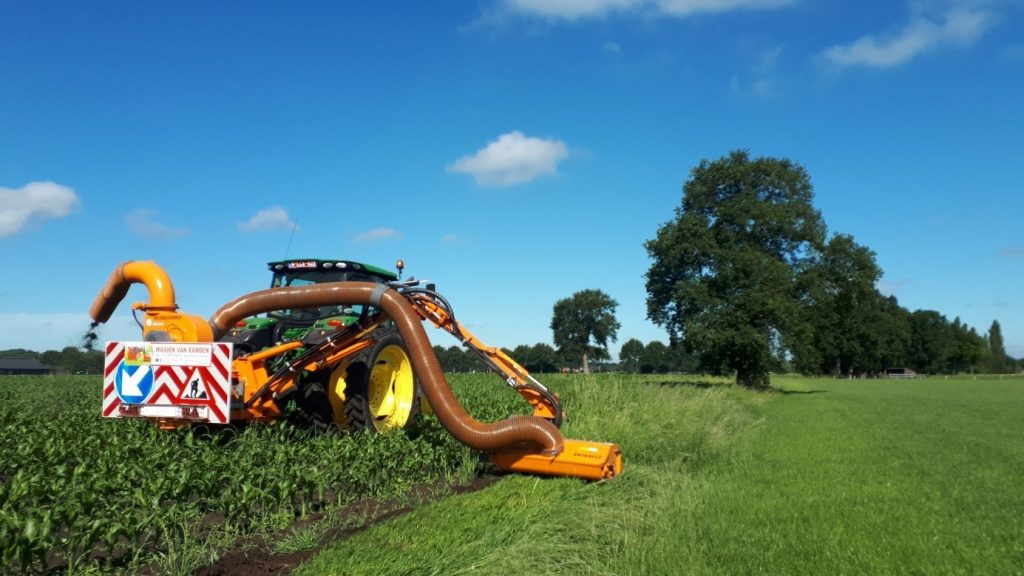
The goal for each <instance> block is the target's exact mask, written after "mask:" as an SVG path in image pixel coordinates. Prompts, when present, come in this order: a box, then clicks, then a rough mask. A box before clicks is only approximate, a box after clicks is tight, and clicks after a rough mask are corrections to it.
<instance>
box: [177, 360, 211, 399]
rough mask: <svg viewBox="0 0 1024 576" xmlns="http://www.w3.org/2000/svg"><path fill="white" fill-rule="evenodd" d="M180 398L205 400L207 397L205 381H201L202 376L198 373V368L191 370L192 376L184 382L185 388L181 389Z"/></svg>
mask: <svg viewBox="0 0 1024 576" xmlns="http://www.w3.org/2000/svg"><path fill="white" fill-rule="evenodd" d="M181 398H182V399H184V400H206V399H207V398H208V396H207V395H206V382H204V381H203V376H202V375H201V374H200V373H199V369H198V368H197V369H196V370H193V371H192V376H190V377H189V379H188V383H187V384H185V389H184V390H182V391H181Z"/></svg>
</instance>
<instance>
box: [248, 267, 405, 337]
mask: <svg viewBox="0 0 1024 576" xmlns="http://www.w3.org/2000/svg"><path fill="white" fill-rule="evenodd" d="M267 268H269V269H270V270H271V271H272V272H273V273H274V277H273V279H272V280H271V282H270V287H271V288H285V287H298V286H304V285H307V284H321V283H324V282H377V283H381V284H383V283H387V282H392V281H394V280H397V279H398V275H397V274H395V273H394V272H389V271H387V270H384V269H383V268H377V267H376V266H370V265H369V264H362V263H359V262H352V261H348V260H319V259H306V260H283V261H280V262H270V263H268V264H267ZM362 313H363V306H362V305H355V306H321V307H320V308H303V309H299V310H278V311H275V312H271V313H270V314H269V316H270V317H271V318H279V319H284V320H290V321H295V322H297V323H298V324H316V323H322V321H324V320H330V319H335V320H341V321H342V323H343V325H346V326H347V325H348V324H350V323H352V322H354V321H355V320H356V319H358V318H359V317H360V316H361V315H362Z"/></svg>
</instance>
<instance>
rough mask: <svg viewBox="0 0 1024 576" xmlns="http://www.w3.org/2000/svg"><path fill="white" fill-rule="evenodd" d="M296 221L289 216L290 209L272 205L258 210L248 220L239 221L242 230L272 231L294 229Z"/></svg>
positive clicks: (239, 227)
mask: <svg viewBox="0 0 1024 576" xmlns="http://www.w3.org/2000/svg"><path fill="white" fill-rule="evenodd" d="M294 228H296V225H295V222H294V221H292V219H291V218H289V217H288V211H287V210H285V209H284V208H282V207H280V206H271V207H270V208H264V209H263V210H260V211H258V212H256V214H254V215H253V217H252V218H249V220H248V222H239V223H238V229H239V230H241V231H242V232H271V231H274V230H293V229H294Z"/></svg>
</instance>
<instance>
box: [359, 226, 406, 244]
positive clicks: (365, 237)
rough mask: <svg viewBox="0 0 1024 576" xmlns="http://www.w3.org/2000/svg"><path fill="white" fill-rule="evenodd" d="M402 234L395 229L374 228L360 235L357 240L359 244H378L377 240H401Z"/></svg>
mask: <svg viewBox="0 0 1024 576" xmlns="http://www.w3.org/2000/svg"><path fill="white" fill-rule="evenodd" d="M401 239H402V233H401V232H399V231H398V230H395V229H394V228H374V229H373V230H368V231H366V232H363V233H361V234H358V235H357V236H356V238H355V242H356V243H357V244H365V243H366V242H376V241H377V240H401Z"/></svg>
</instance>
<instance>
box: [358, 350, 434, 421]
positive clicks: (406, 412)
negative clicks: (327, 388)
mask: <svg viewBox="0 0 1024 576" xmlns="http://www.w3.org/2000/svg"><path fill="white" fill-rule="evenodd" d="M353 372H356V371H353V370H350V371H349V383H348V387H347V389H346V394H345V418H346V420H347V423H348V426H349V428H351V429H352V430H368V431H370V432H382V431H384V430H391V429H394V428H408V427H409V426H411V425H412V424H413V423H414V422H415V420H416V418H417V416H419V412H420V409H419V408H420V406H419V400H420V399H419V384H418V382H417V381H416V375H415V374H414V373H413V369H412V361H410V359H409V353H408V351H407V350H406V349H405V344H403V343H402V338H401V336H400V335H399V334H398V333H397V332H391V333H389V334H386V335H384V336H382V337H381V338H380V339H379V340H377V342H376V343H375V344H374V345H373V346H372V347H371V348H370V352H369V354H368V355H367V363H366V367H365V369H364V370H359V371H358V372H359V373H353Z"/></svg>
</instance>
